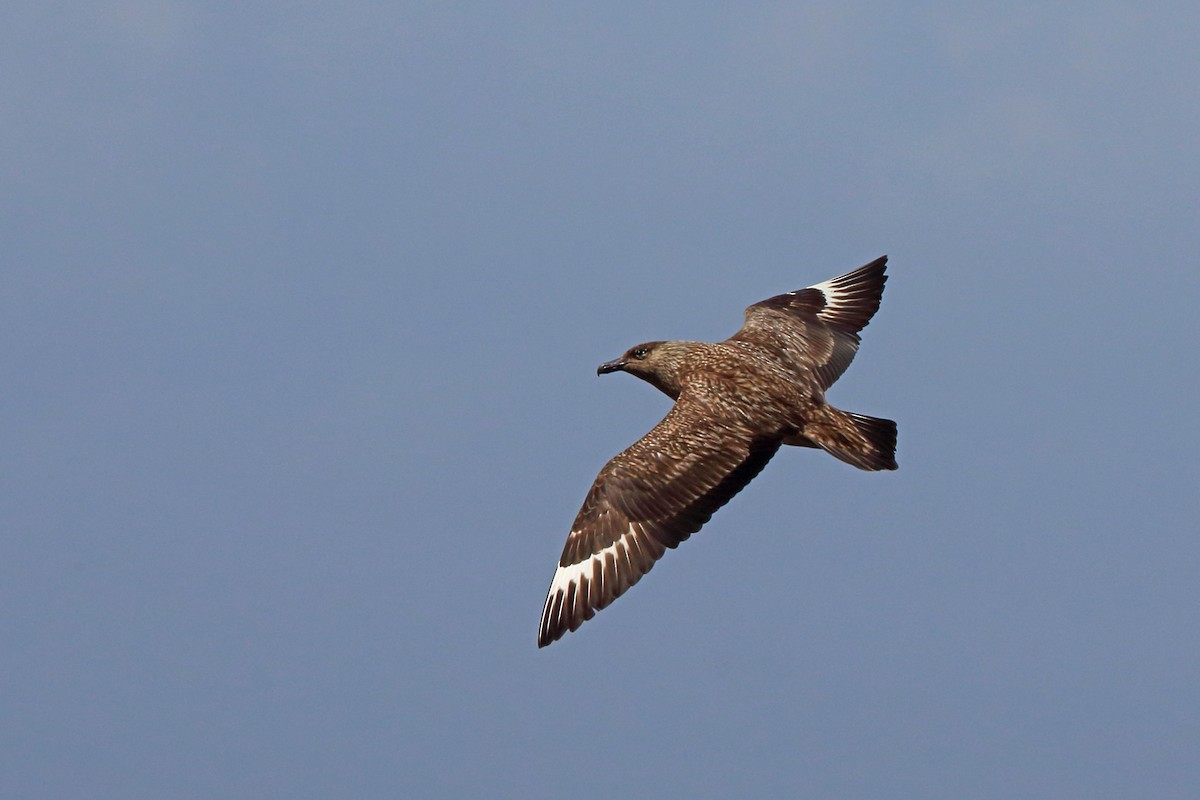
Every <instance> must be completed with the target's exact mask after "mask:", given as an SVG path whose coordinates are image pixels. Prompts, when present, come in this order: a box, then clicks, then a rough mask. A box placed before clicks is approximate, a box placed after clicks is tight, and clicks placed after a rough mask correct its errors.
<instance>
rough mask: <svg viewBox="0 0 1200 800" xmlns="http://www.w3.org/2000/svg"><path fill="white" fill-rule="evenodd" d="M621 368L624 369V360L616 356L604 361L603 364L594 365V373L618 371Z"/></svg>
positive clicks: (605, 373)
mask: <svg viewBox="0 0 1200 800" xmlns="http://www.w3.org/2000/svg"><path fill="white" fill-rule="evenodd" d="M623 369H625V362H624V361H622V360H621V359H619V358H616V359H613V360H612V361H605V362H604V363H603V364H601V365H600V366H598V367H596V374H597V375H607V374H608V373H610V372H620V371H621V370H623Z"/></svg>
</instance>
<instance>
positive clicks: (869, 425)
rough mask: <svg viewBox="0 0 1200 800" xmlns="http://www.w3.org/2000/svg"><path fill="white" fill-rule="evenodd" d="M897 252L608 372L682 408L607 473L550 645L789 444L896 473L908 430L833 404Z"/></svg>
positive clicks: (555, 588) (573, 547) (561, 590)
mask: <svg viewBox="0 0 1200 800" xmlns="http://www.w3.org/2000/svg"><path fill="white" fill-rule="evenodd" d="M886 264H887V256H883V257H881V258H877V259H876V260H874V261H872V262H871V263H870V264H867V265H866V266H863V267H860V268H859V269H856V270H854V271H853V272H849V273H847V274H845V275H842V276H841V277H838V278H831V279H830V280H827V281H824V282H822V283H818V284H816V285H815V286H810V287H808V288H807V289H800V290H797V291H795V292H789V293H787V294H781V295H777V296H775V297H772V298H769V299H767V300H763V301H762V302H760V303H755V304H754V305H752V306H750V307H749V308H747V309H746V321H745V323H744V324H743V325H742V328H741V330H739V331H738V332H737V333H735V334H734V335H733V336H731V337H729V338H728V339H726V340H725V341H723V342H715V343H709V342H646V343H645V344H639V345H637V346H636V347H632V348H630V349H629V350H627V351H626V352H625V354H624V355H623V356H621V357H620V358H618V359H616V360H614V361H606V362H605V363H603V364H601V365H600V367H599V368H598V369H597V370H596V374H597V375H603V374H605V373H608V372H628V373H629V374H631V375H635V376H637V377H639V378H641V379H642V380H644V381H646V382H647V383H650V384H652V385H653V386H656V387H658V388H659V389H660V390H662V391H663V392H665V393H666V394H667V395H669V396H670V397H671V399H673V400H674V401H675V405H674V406H672V407H671V410H670V412H668V414H667V416H666V417H664V418H663V420H662V422H660V423H658V424H657V425H655V426H654V429H653V430H651V431H650V432H649V433H647V434H646V435H645V436H643V437H642V438H641V439H640V440H639V441H638V442H636V443H635V444H634V445H633V446H631V447H630V448H629V449H627V450H625V451H624V452H623V453H621V454H620V455H618V456H616V457H615V458H614V459H613V460H612V461H609V462H608V464H606V465H605V466H604V469H602V470H600V474H599V475H597V476H596V482H595V483H593V484H592V488H591V490H590V491H589V492H588V494H587V499H585V500H584V501H583V508H581V509H580V510H579V515H578V516H577V517H576V518H575V523H574V524H573V525H572V526H571V533H570V535H569V536H567V544H566V546H565V547H564V548H563V552H562V557H561V558H560V559H559V561H558V569H557V570H555V572H554V580H553V581H552V582H551V584H550V593H549V595H548V596H547V598H546V607H545V609H544V610H543V611H542V624H541V627H540V629H539V631H538V647H545V646H546V645H548V644H550V643H551V642H553V641H555V640H557V639H559V638H561V637H562V635H563V634H565V633H566V632H567V631H573V630H575V629H576V628H578V627H579V626H580V625H582V624H583V623H584V622H585V621H586V620H589V619H591V618H592V617H593V616H595V614H596V612H597V611H599V610H600V609H602V608H604V607H605V606H607V605H608V604H609V603H611V602H612V601H613V600H615V599H616V598H617V597H619V596H621V595H622V594H623V593H624V592H625V590H627V589H628V588H629V587H630V586H633V585H634V584H635V583H637V582H638V580H639V579H640V578H641V577H642V576H643V575H645V574H646V573H647V572H649V571H650V568H651V567H653V566H654V562H655V561H657V560H658V559H659V558H661V557H662V555H663V553H665V552H666V550H667V548H674V547H676V546H678V544H679V543H680V542H682V541H683V540H685V539H687V538H688V537H689V536H691V535H692V534H693V533H695V532H696V531H698V530H700V527H701V526H702V525H704V523H706V522H708V520H709V518H710V517H711V516H712V515H713V512H714V511H716V510H717V509H718V508H720V507H721V506H723V505H725V503H727V502H729V499H730V498H731V497H733V496H734V495H735V494H737V493H738V492H739V491H741V489H742V487H743V486H745V485H746V484H747V483H749V482H750V481H751V479H753V478H754V476H755V475H757V474H758V473H759V472H761V471H762V468H763V467H765V466H766V464H767V462H768V461H770V460H771V456H773V455H775V452H776V451H777V450H778V449H779V448H780V446H781V445H785V444H791V445H800V446H802V447H819V448H822V449H824V450H826V451H828V452H829V453H830V454H831V455H833V456H835V457H836V458H839V459H841V460H842V461H845V462H846V463H847V464H852V465H854V466H856V467H858V468H859V469H864V470H881V469H895V468H896V458H895V454H896V423H895V422H892V421H891V420H889V419H879V418H877V417H868V416H864V415H862V414H852V413H850V412H847V411H841V410H839V409H836V408H834V407H833V406H831V405H829V404H828V403H826V402H825V390H826V389H828V388H829V387H830V385H832V384H833V382H834V381H836V380H837V379H838V378H839V377H840V376H841V374H842V373H843V372H845V371H846V367H848V366H850V362H851V361H852V360H853V359H854V354H855V353H856V352H857V351H858V342H859V337H858V332H859V331H861V330H862V329H863V328H864V327H866V325H867V323H868V322H869V321H870V320H871V317H872V315H874V313H875V312H876V311H877V310H878V309H879V300H880V297H882V295H883V284H884V283H885V282H886V281H887V276H885V275H884V274H883V272H884V267H885V266H886Z"/></svg>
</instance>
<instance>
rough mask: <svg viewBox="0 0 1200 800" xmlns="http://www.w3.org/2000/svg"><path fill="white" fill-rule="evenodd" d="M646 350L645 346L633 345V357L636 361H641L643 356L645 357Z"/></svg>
mask: <svg viewBox="0 0 1200 800" xmlns="http://www.w3.org/2000/svg"><path fill="white" fill-rule="evenodd" d="M646 352H647V351H646V348H644V347H635V348H633V357H634V358H636V359H637V360H638V361H641V360H642V359H643V358H645V357H646Z"/></svg>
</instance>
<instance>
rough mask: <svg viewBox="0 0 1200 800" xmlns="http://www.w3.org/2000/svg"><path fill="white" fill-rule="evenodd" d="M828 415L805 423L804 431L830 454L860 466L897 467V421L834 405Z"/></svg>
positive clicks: (869, 467) (860, 467)
mask: <svg viewBox="0 0 1200 800" xmlns="http://www.w3.org/2000/svg"><path fill="white" fill-rule="evenodd" d="M825 408H826V410H827V411H828V412H829V414H828V415H822V416H824V419H821V420H819V421H814V422H810V423H809V424H807V425H805V426H804V435H805V437H807V438H808V439H810V440H812V441H813V442H815V443H816V444H817V445H818V446H820V447H822V448H824V449H825V450H826V451H827V452H829V454H830V455H832V456H834V457H835V458H839V459H841V460H842V461H845V462H846V463H847V464H851V465H853V466H855V467H858V468H859V469H866V470H879V469H895V468H896V423H895V422H892V421H891V420H890V419H881V418H879V417H868V416H867V415H865V414H851V413H850V412H848V411H839V410H838V409H836V408H832V407H830V406H826V407H825Z"/></svg>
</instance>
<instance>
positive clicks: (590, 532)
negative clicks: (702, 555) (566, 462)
mask: <svg viewBox="0 0 1200 800" xmlns="http://www.w3.org/2000/svg"><path fill="white" fill-rule="evenodd" d="M779 445H780V443H779V441H778V440H774V441H762V440H758V439H755V438H754V436H753V435H752V434H751V433H749V432H748V431H746V432H742V431H741V430H740V429H739V428H738V427H736V425H735V424H734V423H732V422H731V421H730V420H728V419H727V418H724V415H722V414H721V413H720V410H719V409H713V408H712V407H711V405H708V404H704V403H702V402H701V401H699V400H697V399H695V398H694V397H689V395H688V394H687V393H686V392H685V393H684V394H683V395H681V396H680V398H679V400H677V401H676V403H675V405H674V407H673V408H672V409H671V411H670V413H668V414H667V416H666V417H665V418H664V419H663V420H662V422H660V423H658V425H656V426H655V427H654V429H653V430H651V431H650V432H649V433H648V434H646V435H645V436H644V437H642V439H640V440H639V441H638V442H636V443H635V444H634V445H633V446H631V447H630V448H629V449H627V450H625V451H624V452H623V453H621V454H620V455H618V456H616V457H615V458H613V459H612V460H611V461H609V462H608V464H607V465H605V467H604V469H602V470H600V474H599V475H598V476H597V477H596V481H595V483H593V484H592V488H591V490H590V491H589V492H588V495H587V499H586V500H584V502H583V508H581V509H580V510H579V515H578V516H577V517H576V518H575V523H574V524H573V525H572V526H571V533H570V535H569V536H567V543H566V546H565V547H564V548H563V552H562V557H561V558H560V559H559V562H558V569H557V570H555V572H554V580H553V581H552V582H551V584H550V592H549V594H548V595H547V597H546V606H545V608H544V609H543V611H542V622H541V627H540V628H539V630H538V647H545V646H546V645H548V644H550V643H551V642H553V641H555V640H557V639H559V638H560V637H562V635H563V634H565V633H566V632H567V631H573V630H575V629H577V628H578V627H579V626H580V625H582V624H583V623H584V622H585V621H587V620H589V619H591V618H592V617H593V616H595V614H596V612H597V611H599V610H600V609H602V608H604V607H605V606H607V605H608V604H609V603H611V602H612V601H613V600H615V599H616V598H617V597H620V596H621V595H622V594H623V593H624V592H625V591H626V590H627V589H628V588H629V587H630V586H633V585H634V584H635V583H637V582H638V580H640V579H641V577H642V576H643V575H645V574H646V573H647V572H649V571H650V569H651V567H653V566H654V562H656V561H657V560H658V559H659V558H661V557H662V555H663V553H665V552H666V550H667V548H674V547H676V546H678V544H679V543H680V542H682V541H683V540H685V539H687V538H688V537H689V536H691V535H692V534H693V533H695V532H696V531H698V530H700V527H701V526H702V525H704V523H706V522H708V520H709V518H710V517H711V516H712V515H713V512H714V511H716V510H717V509H718V508H720V507H721V506H723V505H725V503H727V502H729V499H730V498H731V497H733V496H734V495H735V494H737V493H738V492H739V491H741V489H742V487H744V486H745V485H746V484H747V483H749V482H750V480H751V479H752V478H754V476H755V475H757V474H758V473H759V472H760V471H762V468H763V467H764V466H766V464H767V462H768V461H770V460H771V456H773V455H775V451H776V450H778V449H779Z"/></svg>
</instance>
